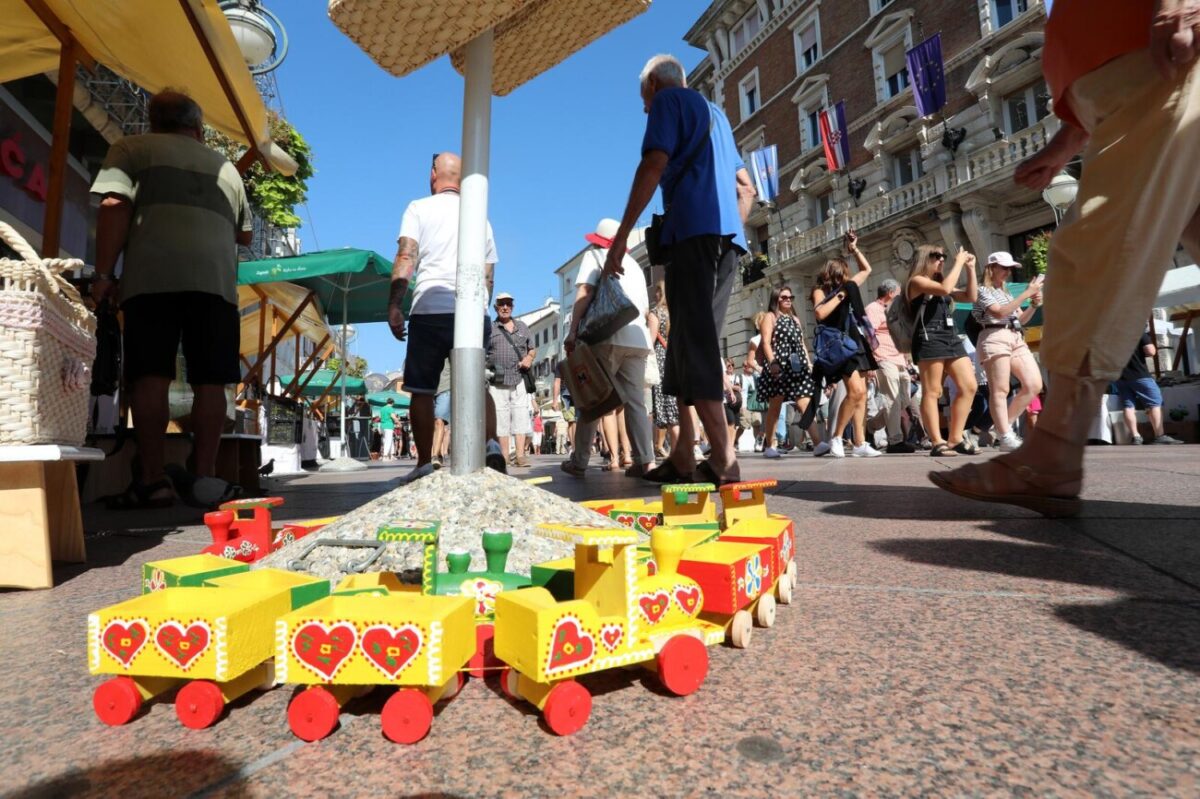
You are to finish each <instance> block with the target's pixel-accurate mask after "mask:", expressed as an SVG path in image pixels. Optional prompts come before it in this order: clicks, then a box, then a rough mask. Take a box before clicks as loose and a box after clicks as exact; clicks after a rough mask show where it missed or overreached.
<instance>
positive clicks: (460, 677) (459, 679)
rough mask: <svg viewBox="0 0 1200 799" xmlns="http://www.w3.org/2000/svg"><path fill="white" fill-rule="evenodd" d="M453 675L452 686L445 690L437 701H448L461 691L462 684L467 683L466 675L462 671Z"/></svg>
mask: <svg viewBox="0 0 1200 799" xmlns="http://www.w3.org/2000/svg"><path fill="white" fill-rule="evenodd" d="M454 677H455V681H454V687H453V688H451V689H450V690H449V691H447V692H446V693H445V694H444V695H443V696H442V698H441V699H439V700H438V701H439V702H448V701H450V700H451V699H453V698H454V697H456V696H458V695H459V693H461V692H462V689H463V686H465V685H466V684H467V675H466V674H465V673H464V672H461V671H460V672H457V673H455V675H454Z"/></svg>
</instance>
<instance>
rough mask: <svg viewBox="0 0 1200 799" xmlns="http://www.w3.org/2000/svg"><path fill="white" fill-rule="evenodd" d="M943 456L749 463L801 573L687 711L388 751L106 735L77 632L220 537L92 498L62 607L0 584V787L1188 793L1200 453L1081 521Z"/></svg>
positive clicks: (609, 696)
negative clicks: (787, 599) (960, 491)
mask: <svg viewBox="0 0 1200 799" xmlns="http://www.w3.org/2000/svg"><path fill="white" fill-rule="evenodd" d="M558 460H559V459H558V458H553V457H542V458H538V459H536V460H535V466H534V468H532V469H530V470H527V471H528V473H529V475H530V476H537V475H552V476H553V477H554V481H553V483H551V484H550V485H548V486H546V488H547V489H548V490H550V491H552V492H554V493H555V494H558V495H560V496H565V497H568V498H570V499H573V500H583V499H590V498H601V497H608V496H642V497H651V496H653V495H654V493H655V489H654V487H652V486H650V485H648V484H645V483H641V482H640V481H633V480H630V479H627V478H624V477H623V476H621V475H620V473H604V472H600V471H596V470H592V471H591V472H589V473H588V476H587V478H586V479H583V480H577V479H574V478H571V477H568V476H566V475H564V474H563V473H561V472H560V471H559V470H558ZM962 460H963V459H962V458H958V459H956V461H957V462H961V461H962ZM953 465H955V461H948V460H947V461H940V460H936V459H932V458H929V457H926V456H921V455H908V456H887V457H883V458H877V459H874V460H871V461H861V460H850V459H847V460H844V461H832V460H829V459H827V458H826V459H814V458H811V457H806V456H789V457H787V458H784V459H783V460H781V461H775V462H768V461H764V460H762V459H761V458H753V459H747V460H746V461H745V466H744V468H743V474H744V475H745V476H746V477H747V478H761V477H774V478H777V479H778V480H779V481H780V484H779V487H778V489H777V490H775V491H774V492H772V494H771V496H770V499H769V505H770V507H771V509H772V510H773V511H775V512H779V513H785V514H788V515H790V516H792V517H793V518H794V519H795V521H796V530H797V560H798V563H799V568H800V588H799V591H798V596H797V600H796V601H795V603H794V604H792V605H791V606H788V607H782V608H781V609H780V611H779V614H778V620H777V622H776V624H775V626H774V627H773V628H772V629H770V630H758V631H756V633H755V637H754V640H753V642H752V644H751V647H750V648H749V649H747V650H744V651H743V650H734V649H730V648H726V647H717V648H714V649H711V650H710V655H711V663H710V670H709V675H708V679H707V681H706V682H705V684H704V685H703V687H702V688H701V690H700V691H699V692H697V693H696V694H693V695H692V696H689V697H686V698H682V699H680V698H673V697H668V696H665V695H663V692H662V691H661V689H659V688H658V687H657V685H656V682H655V680H654V678H653V675H650V674H649V673H648V672H643V671H621V672H610V673H605V674H601V675H594V676H592V677H588V678H584V680H583V682H584V683H585V684H586V685H587V686H588V687H589V688H590V689H591V691H592V693H593V695H594V698H595V701H594V704H593V710H592V717H591V720H590V721H589V723H588V725H587V726H586V727H585V728H584V729H583V730H582V731H581V732H580V733H578V734H576V735H574V736H572V737H569V738H557V737H554V736H553V735H551V734H549V733H548V732H547V731H546V730H545V728H544V726H543V725H542V723H541V722H540V720H539V718H538V716H537V714H536V713H534V712H532V709H531V708H530V707H529V706H515V705H513V704H512V703H511V702H509V701H508V700H506V699H504V698H503V697H502V696H501V695H500V694H499V693H498V691H497V689H496V687H495V686H494V685H491V684H490V683H485V682H474V681H472V682H470V683H468V685H467V687H466V688H465V689H464V690H463V692H462V693H461V694H460V695H459V696H458V697H457V698H456V699H454V700H453V701H451V702H449V703H447V704H445V705H444V706H441V707H439V709H438V715H437V717H436V719H435V721H434V725H433V729H432V731H431V733H430V735H429V736H428V737H427V738H426V739H425V740H424V741H422V742H420V743H418V744H416V745H414V746H397V745H395V744H392V743H390V742H389V741H388V740H386V739H385V738H384V737H383V736H382V734H381V732H380V727H379V709H380V707H381V705H382V703H383V701H384V699H385V698H386V697H385V696H376V695H371V696H368V697H366V698H363V699H361V700H356V701H355V702H354V703H352V704H351V705H350V706H349V707H348V708H347V712H346V713H344V714H343V716H342V722H341V727H340V728H339V729H338V730H336V731H335V732H334V734H333V735H331V736H330V737H329V738H327V739H326V740H324V741H321V742H319V743H315V744H304V743H302V742H300V741H299V740H297V739H296V738H294V737H293V736H292V735H291V733H290V732H289V731H288V728H287V724H286V720H285V713H286V706H287V702H288V699H289V698H290V694H291V691H290V690H289V689H287V688H277V689H275V690H273V691H270V692H267V693H265V694H258V695H253V696H251V697H249V698H243V699H242V700H239V701H238V702H236V703H234V704H233V706H232V707H231V708H230V709H229V710H228V711H227V713H226V715H225V717H224V718H223V719H222V720H221V721H220V722H219V723H218V724H217V725H216V726H214V727H212V728H211V729H208V730H203V731H192V730H187V729H185V728H183V727H182V726H180V724H179V723H178V722H177V720H176V718H175V714H174V711H173V708H172V707H171V704H170V703H169V701H166V702H155V703H151V704H150V705H148V710H146V711H144V712H143V714H142V716H140V717H139V718H137V719H135V720H134V721H133V722H132V723H131V724H129V725H127V726H125V727H121V728H114V729H110V728H107V727H104V726H103V725H102V724H101V723H100V722H99V721H97V720H96V718H95V716H94V714H93V712H92V710H91V692H92V690H93V688H94V687H95V685H96V684H97V683H98V682H100V678H97V677H92V676H90V675H88V674H87V666H86V657H85V651H84V632H85V618H86V614H87V613H88V612H89V611H91V610H94V609H97V608H99V607H103V606H105V605H107V604H111V603H113V602H116V601H119V600H121V599H124V598H126V597H128V596H132V595H134V594H135V593H136V592H137V591H138V577H139V572H138V570H139V567H140V564H141V563H142V562H143V561H144V560H147V559H151V558H165V557H175V556H179V555H186V554H190V553H193V552H196V551H198V550H199V549H200V547H201V546H202V545H203V544H204V543H206V540H207V533H206V531H205V529H204V528H203V527H202V526H199V523H200V514H199V513H198V512H194V511H191V510H187V509H182V508H175V509H171V510H168V511H160V512H146V513H108V512H105V511H102V510H101V509H99V508H96V507H88V508H86V509H85V526H86V527H87V530H88V533H89V535H88V542H87V543H88V550H89V555H90V558H91V561H90V563H89V564H87V565H86V566H65V565H64V566H63V567H61V568H59V569H56V577H57V586H56V587H55V588H54V589H52V590H47V591H3V592H0V683H2V684H4V685H7V686H9V687H8V689H7V690H6V691H5V692H4V693H3V695H0V729H3V730H4V733H3V735H0V795H2V796H7V797H22V799H24V798H25V797H51V796H103V797H111V796H120V797H123V798H124V799H128V798H129V797H141V796H155V797H162V796H229V797H235V796H238V797H240V796H313V797H331V796H362V795H367V794H382V795H423V796H428V795H434V796H551V795H557V796H601V795H606V796H610V795H612V796H619V795H639V796H669V797H674V796H713V795H715V796H722V797H724V796H772V797H774V796H796V795H805V796H810V795H811V796H830V795H836V796H871V797H873V796H916V795H921V796H926V795H933V796H974V795H1039V796H1155V797H1157V796H1196V795H1200V785H1198V782H1200V524H1197V520H1198V518H1200V447H1194V446H1185V447H1122V448H1115V447H1109V448H1098V449H1094V450H1092V451H1090V452H1089V456H1088V464H1087V466H1088V470H1089V479H1088V483H1087V486H1086V490H1085V499H1086V503H1085V508H1084V513H1083V515H1082V516H1081V517H1080V518H1078V519H1074V520H1057V521H1048V520H1044V519H1040V518H1038V517H1035V516H1032V515H1030V514H1029V513H1027V512H1024V511H1021V510H1019V509H1011V508H1005V507H1000V506H987V505H980V504H976V503H972V502H969V501H966V500H962V499H959V498H956V497H953V496H950V495H948V494H945V493H942V492H940V491H938V490H936V489H934V488H933V487H932V486H931V485H930V484H929V483H928V482H927V480H926V479H925V473H926V472H927V471H929V470H931V469H945V468H950V467H952V466H953ZM409 468H410V464H407V463H404V462H401V463H399V464H397V465H387V466H380V465H374V466H372V468H371V469H370V470H369V471H367V472H365V473H359V474H352V475H317V474H314V475H307V476H300V477H296V478H276V479H273V480H272V485H271V487H270V491H271V493H278V494H280V495H282V496H284V497H285V498H286V500H287V505H286V506H285V507H284V508H283V509H282V511H283V512H282V513H280V514H279V516H280V517H281V518H284V519H289V518H303V517H311V516H324V515H329V514H334V513H342V512H345V511H347V510H349V509H351V508H354V507H357V506H358V505H359V504H361V503H362V502H365V501H367V500H369V499H371V498H373V497H375V496H378V495H379V494H380V493H382V492H384V491H387V490H389V489H390V488H392V487H394V486H395V485H396V484H397V483H396V480H397V479H398V477H399V476H400V475H402V474H405V473H406V472H407V471H408V469H409ZM377 693H382V692H377Z"/></svg>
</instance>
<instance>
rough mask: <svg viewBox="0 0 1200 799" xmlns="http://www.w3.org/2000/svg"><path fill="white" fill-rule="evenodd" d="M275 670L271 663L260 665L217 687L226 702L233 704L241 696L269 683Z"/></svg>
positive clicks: (218, 684) (220, 683)
mask: <svg viewBox="0 0 1200 799" xmlns="http://www.w3.org/2000/svg"><path fill="white" fill-rule="evenodd" d="M273 671H274V669H273V668H272V667H271V662H270V661H267V662H266V663H260V664H258V665H257V666H255V667H254V668H252V669H250V670H249V671H247V672H246V673H245V674H241V675H238V676H237V677H235V678H234V679H232V680H228V681H226V682H219V683H217V687H218V688H220V689H221V696H222V697H223V698H224V699H225V701H226V702H232V701H233V700H235V699H237V698H238V697H239V696H243V695H245V694H248V693H250V692H251V691H253V690H254V689H256V688H261V687H263V686H264V685H266V684H267V683H268V682H271V680H270V679H269V678H270V676H271V673H272V672H273Z"/></svg>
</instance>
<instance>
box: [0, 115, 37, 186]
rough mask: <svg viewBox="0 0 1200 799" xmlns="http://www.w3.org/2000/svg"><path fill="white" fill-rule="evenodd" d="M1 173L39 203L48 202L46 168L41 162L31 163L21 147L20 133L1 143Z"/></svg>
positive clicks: (14, 133)
mask: <svg viewBox="0 0 1200 799" xmlns="http://www.w3.org/2000/svg"><path fill="white" fill-rule="evenodd" d="M0 172H2V173H4V174H5V175H7V176H8V177H10V178H12V179H13V180H14V181H16V183H17V184H18V185H20V187H21V188H22V189H24V190H25V191H26V192H28V193H29V194H30V195H31V196H32V197H34V198H35V199H36V200H38V201H39V202H46V167H45V166H44V165H43V164H42V163H41V162H39V161H34V162H32V163H30V161H29V158H28V157H27V156H26V155H25V148H24V147H22V146H21V132H20V131H14V132H13V133H11V134H10V135H9V136H8V138H6V139H4V140H3V141H0Z"/></svg>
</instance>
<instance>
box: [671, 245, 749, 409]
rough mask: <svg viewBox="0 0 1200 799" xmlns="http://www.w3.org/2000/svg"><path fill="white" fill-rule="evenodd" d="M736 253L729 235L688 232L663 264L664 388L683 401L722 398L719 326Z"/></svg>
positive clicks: (726, 301) (723, 366) (730, 286)
mask: <svg viewBox="0 0 1200 799" xmlns="http://www.w3.org/2000/svg"><path fill="white" fill-rule="evenodd" d="M737 258H738V253H737V250H736V249H734V247H733V241H732V237H731V236H710V235H705V236H692V237H691V238H688V239H684V240H683V241H680V242H676V243H675V244H673V245H672V246H671V263H669V264H667V267H666V287H667V310H668V311H669V312H670V314H671V337H670V342H668V344H667V356H666V367H667V368H666V371H665V374H664V375H663V382H662V390H663V393H664V394H669V395H670V396H672V397H678V398H679V399H680V400H681V401H682V402H683V403H684V404H685V405H692V404H693V403H694V402H695V400H717V401H718V402H720V401H722V400H723V399H724V397H725V361H724V359H723V358H722V357H721V340H720V331H721V328H722V327H723V326H724V325H725V311H726V310H727V309H728V308H729V297H730V296H731V294H732V293H733V276H734V274H735V273H736V272H737ZM671 342H680V343H681V344H683V346H678V345H676V344H673V343H671Z"/></svg>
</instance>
